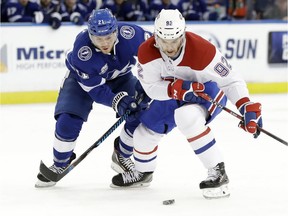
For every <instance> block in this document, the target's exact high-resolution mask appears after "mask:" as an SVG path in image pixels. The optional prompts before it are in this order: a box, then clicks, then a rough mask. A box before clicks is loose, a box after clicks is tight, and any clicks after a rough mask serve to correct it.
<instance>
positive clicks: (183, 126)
mask: <svg viewBox="0 0 288 216" xmlns="http://www.w3.org/2000/svg"><path fill="white" fill-rule="evenodd" d="M221 94H222V93H221ZM216 95H218V94H216ZM214 96H215V95H214ZM218 96H219V95H218ZM214 99H216V97H214ZM218 99H219V100H218V102H219V103H221V104H222V105H225V104H226V102H227V98H226V96H224V95H223V96H222V97H218ZM211 109H213V111H211ZM220 112H221V109H219V108H215V107H214V106H213V105H212V104H211V103H207V104H205V105H199V104H190V103H183V102H179V101H176V100H168V101H153V102H152V103H151V104H150V108H149V109H148V110H147V111H146V112H145V113H144V114H143V115H142V116H141V122H142V123H141V124H140V125H139V126H138V127H137V128H136V130H135V132H134V152H133V155H134V159H135V168H136V169H137V170H139V171H140V172H153V171H154V170H155V168H156V159H157V149H158V144H159V142H160V140H161V138H162V137H163V136H164V135H165V134H168V133H169V132H170V131H171V130H172V129H173V128H174V127H176V126H177V127H178V129H179V130H180V132H181V133H182V134H183V135H184V136H185V137H186V139H187V141H188V142H189V144H190V146H191V147H192V149H193V150H194V153H195V154H196V155H197V156H198V158H199V159H200V161H201V162H202V164H203V165H204V167H205V168H207V169H209V168H212V167H214V166H215V165H217V164H218V163H219V162H222V161H223V158H222V156H221V154H220V152H219V150H218V148H217V145H216V140H215V138H214V135H213V133H212V131H211V129H210V128H209V126H208V125H207V124H208V123H209V122H211V121H212V120H213V119H214V118H215V117H216V116H217V115H218V114H219V113H220Z"/></svg>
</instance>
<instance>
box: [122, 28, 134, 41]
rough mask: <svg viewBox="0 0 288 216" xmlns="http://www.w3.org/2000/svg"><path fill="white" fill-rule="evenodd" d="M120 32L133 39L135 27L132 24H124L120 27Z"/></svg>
mask: <svg viewBox="0 0 288 216" xmlns="http://www.w3.org/2000/svg"><path fill="white" fill-rule="evenodd" d="M120 34H121V35H122V37H124V38H125V39H132V38H133V37H134V35H135V29H134V28H133V27H131V26H122V27H121V29H120Z"/></svg>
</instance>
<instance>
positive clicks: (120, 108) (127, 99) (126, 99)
mask: <svg viewBox="0 0 288 216" xmlns="http://www.w3.org/2000/svg"><path fill="white" fill-rule="evenodd" d="M112 108H113V109H114V110H115V111H116V112H117V114H118V115H119V116H123V115H124V114H125V113H126V112H128V111H129V112H130V115H132V114H133V113H135V112H137V111H139V110H140V107H139V106H138V104H137V102H136V100H135V99H134V98H133V97H131V96H129V95H128V94H127V92H119V93H118V94H116V95H115V97H114V99H113V101H112Z"/></svg>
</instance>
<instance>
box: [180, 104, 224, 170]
mask: <svg viewBox="0 0 288 216" xmlns="http://www.w3.org/2000/svg"><path fill="white" fill-rule="evenodd" d="M207 115H208V112H207V110H206V109H205V108H203V107H202V106H200V105H198V104H187V105H184V106H182V107H180V108H178V109H176V110H175V116H174V117H175V122H176V125H177V127H178V129H179V130H180V131H181V133H182V134H183V135H184V136H185V137H186V139H187V140H188V142H189V143H190V145H191V147H192V148H193V150H194V152H195V154H196V155H197V156H198V158H199V159H200V161H201V162H202V164H203V165H204V167H205V168H207V169H209V168H212V167H214V166H216V165H217V164H218V163H220V162H222V161H223V158H222V155H221V154H220V151H219V149H218V147H217V145H216V141H215V138H214V135H213V133H212V131H211V130H210V128H209V127H208V126H206V125H205V123H206V120H205V119H206V117H207Z"/></svg>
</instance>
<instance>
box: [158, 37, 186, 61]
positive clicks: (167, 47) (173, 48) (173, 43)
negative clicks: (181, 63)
mask: <svg viewBox="0 0 288 216" xmlns="http://www.w3.org/2000/svg"><path fill="white" fill-rule="evenodd" d="M157 44H158V45H159V46H160V48H161V50H162V52H164V53H165V54H166V55H167V56H168V57H170V58H173V57H175V56H177V55H178V53H179V51H180V48H181V47H182V44H183V37H180V38H177V39H162V38H159V37H158V38H157Z"/></svg>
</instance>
